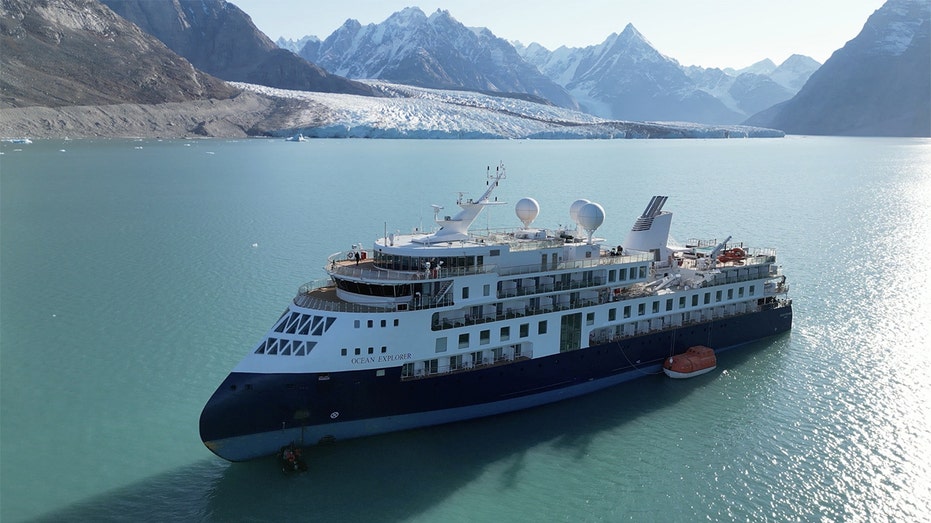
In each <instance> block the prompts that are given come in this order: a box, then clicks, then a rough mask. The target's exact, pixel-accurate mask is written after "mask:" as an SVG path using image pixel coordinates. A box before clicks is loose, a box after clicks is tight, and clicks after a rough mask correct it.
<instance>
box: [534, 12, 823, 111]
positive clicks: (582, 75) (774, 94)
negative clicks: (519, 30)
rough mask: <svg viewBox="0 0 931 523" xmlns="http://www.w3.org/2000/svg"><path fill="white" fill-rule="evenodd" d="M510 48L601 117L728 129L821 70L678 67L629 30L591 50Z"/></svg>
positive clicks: (796, 64)
mask: <svg viewBox="0 0 931 523" xmlns="http://www.w3.org/2000/svg"><path fill="white" fill-rule="evenodd" d="M517 48H518V52H519V53H520V54H521V56H523V57H524V59H525V60H527V61H528V62H530V63H532V64H534V65H536V66H537V67H538V68H539V69H540V71H542V72H543V74H545V75H547V76H549V77H550V78H551V79H553V80H554V81H555V82H556V83H558V84H560V85H563V86H565V87H566V88H567V89H568V90H569V92H570V93H571V94H572V95H573V96H575V97H576V99H577V100H578V101H579V104H580V106H581V107H582V108H583V110H586V111H588V112H591V113H593V114H597V115H599V116H603V117H606V118H624V119H638V118H654V119H667V120H688V121H696V122H706V123H734V122H738V121H741V120H743V119H745V118H747V117H748V116H749V115H751V114H754V113H756V112H758V111H761V110H763V109H766V108H767V107H770V106H772V105H774V104H777V103H779V102H783V101H785V100H788V99H789V98H791V97H792V95H794V94H795V93H796V92H798V90H799V88H801V86H802V85H803V84H804V83H805V80H807V79H808V77H809V76H810V75H811V73H812V72H814V71H815V70H816V69H817V68H818V66H819V65H820V64H818V62H816V61H814V60H812V59H811V58H808V57H805V56H801V55H793V56H792V57H790V58H789V59H788V60H786V61H785V62H784V63H783V64H782V65H780V66H778V67H777V66H776V64H774V63H773V62H772V60H769V59H765V60H762V61H760V62H757V63H755V64H753V65H751V66H750V67H747V68H745V69H742V70H740V71H735V70H734V69H725V70H721V69H715V68H712V69H706V68H703V67H698V66H690V67H682V66H680V65H679V63H678V62H677V61H676V60H674V59H672V58H669V57H666V56H664V55H662V54H661V53H659V51H657V50H656V49H655V48H653V46H652V45H651V44H650V43H649V42H648V41H647V40H646V38H644V37H643V35H642V34H640V32H639V31H637V29H636V28H634V26H633V25H630V24H628V25H627V27H626V28H625V29H624V31H623V32H622V33H621V34H620V35H617V34H612V35H611V36H609V37H608V38H607V40H605V41H604V42H603V43H601V44H600V45H597V46H590V47H585V48H567V47H560V48H558V49H556V50H555V51H552V52H550V51H549V50H547V49H546V48H544V47H542V46H540V45H539V44H537V43H533V44H530V45H529V46H527V47H524V46H521V45H520V44H519V43H518V44H517ZM644 115H648V116H644Z"/></svg>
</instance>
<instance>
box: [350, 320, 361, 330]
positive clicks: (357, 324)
mask: <svg viewBox="0 0 931 523" xmlns="http://www.w3.org/2000/svg"><path fill="white" fill-rule="evenodd" d="M352 325H353V327H355V328H357V329H358V328H359V327H360V326H361V325H362V323H361V322H360V321H359V320H355V321H353V322H352Z"/></svg>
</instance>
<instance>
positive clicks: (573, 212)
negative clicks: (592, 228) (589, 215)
mask: <svg viewBox="0 0 931 523" xmlns="http://www.w3.org/2000/svg"><path fill="white" fill-rule="evenodd" d="M589 203H591V202H590V201H588V200H586V199H584V198H583V199H581V200H576V201H574V202H572V205H570V206H569V217H570V218H572V222H573V223H576V224H578V223H579V209H581V208H582V207H584V206H585V205H586V204H589Z"/></svg>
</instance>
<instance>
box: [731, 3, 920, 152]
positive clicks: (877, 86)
mask: <svg viewBox="0 0 931 523" xmlns="http://www.w3.org/2000/svg"><path fill="white" fill-rule="evenodd" d="M747 122H748V123H751V125H763V126H767V127H769V126H774V127H777V128H779V129H783V130H785V131H786V132H788V133H792V134H819V135H822V134H824V135H846V136H931V2H928V0H889V1H887V2H886V3H885V4H883V6H882V7H880V8H879V9H877V10H876V12H874V13H873V14H872V15H871V16H870V17H869V19H868V20H867V21H866V24H865V25H864V26H863V30H861V31H860V34H858V35H857V36H856V38H854V39H853V40H851V41H849V42H847V44H846V45H845V46H844V47H843V48H842V49H839V50H837V51H835V52H834V54H833V55H831V58H829V59H828V61H827V62H825V64H824V65H823V66H821V68H820V69H818V70H817V71H816V72H815V73H814V74H812V75H811V78H809V80H808V82H807V83H806V84H805V86H804V87H802V89H801V91H799V92H798V94H796V95H795V97H793V98H792V99H791V100H789V101H787V102H785V103H783V104H780V105H779V106H776V107H773V108H771V109H768V110H766V111H764V112H761V113H759V114H756V115H754V116H753V117H751V118H750V119H748V120H747Z"/></svg>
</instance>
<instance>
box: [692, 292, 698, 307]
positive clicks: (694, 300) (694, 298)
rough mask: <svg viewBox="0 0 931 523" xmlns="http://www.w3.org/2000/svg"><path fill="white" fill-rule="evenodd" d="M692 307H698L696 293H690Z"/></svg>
mask: <svg viewBox="0 0 931 523" xmlns="http://www.w3.org/2000/svg"><path fill="white" fill-rule="evenodd" d="M692 307H698V295H697V294H693V295H692Z"/></svg>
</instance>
